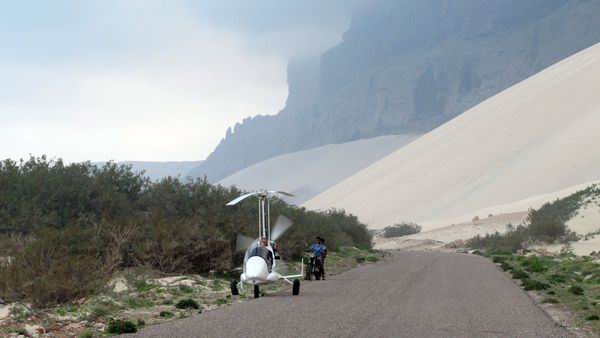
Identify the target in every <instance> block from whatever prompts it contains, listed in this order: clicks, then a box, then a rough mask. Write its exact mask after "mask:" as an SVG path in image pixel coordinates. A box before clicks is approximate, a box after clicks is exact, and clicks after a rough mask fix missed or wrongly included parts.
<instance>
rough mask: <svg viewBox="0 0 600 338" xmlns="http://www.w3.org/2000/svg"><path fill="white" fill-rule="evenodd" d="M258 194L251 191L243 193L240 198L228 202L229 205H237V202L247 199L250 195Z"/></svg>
mask: <svg viewBox="0 0 600 338" xmlns="http://www.w3.org/2000/svg"><path fill="white" fill-rule="evenodd" d="M256 194H258V193H257V192H251V193H249V194H245V195H242V196H240V197H238V198H236V199H234V200H233V201H231V202H229V203H227V205H228V206H232V205H236V204H238V203H240V202H241V201H243V200H245V199H246V198H248V197H250V196H254V195H256Z"/></svg>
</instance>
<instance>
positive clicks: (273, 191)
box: [268, 190, 294, 197]
mask: <svg viewBox="0 0 600 338" xmlns="http://www.w3.org/2000/svg"><path fill="white" fill-rule="evenodd" d="M268 193H271V194H282V195H285V196H290V197H291V196H294V194H290V193H289V192H285V191H278V190H269V191H268Z"/></svg>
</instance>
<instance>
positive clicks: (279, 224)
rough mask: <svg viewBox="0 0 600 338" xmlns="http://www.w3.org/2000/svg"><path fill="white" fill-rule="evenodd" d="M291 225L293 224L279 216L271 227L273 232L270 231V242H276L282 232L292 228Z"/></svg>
mask: <svg viewBox="0 0 600 338" xmlns="http://www.w3.org/2000/svg"><path fill="white" fill-rule="evenodd" d="M292 224H293V223H292V221H290V220H289V218H287V217H285V216H283V215H279V217H277V221H276V222H275V225H274V226H273V230H272V231H271V240H272V241H276V240H277V239H278V238H279V237H281V235H283V233H284V232H286V231H287V229H289V228H290V227H291V226H292Z"/></svg>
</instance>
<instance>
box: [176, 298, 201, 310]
mask: <svg viewBox="0 0 600 338" xmlns="http://www.w3.org/2000/svg"><path fill="white" fill-rule="evenodd" d="M175 307H176V308H178V309H199V308H200V305H198V302H196V301H195V300H193V299H191V298H187V299H182V300H180V301H178V302H177V304H175Z"/></svg>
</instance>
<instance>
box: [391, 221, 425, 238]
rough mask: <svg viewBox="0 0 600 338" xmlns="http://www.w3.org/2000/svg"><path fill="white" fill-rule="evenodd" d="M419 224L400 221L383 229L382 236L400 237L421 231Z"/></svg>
mask: <svg viewBox="0 0 600 338" xmlns="http://www.w3.org/2000/svg"><path fill="white" fill-rule="evenodd" d="M421 229H422V228H421V226H420V225H418V224H416V223H412V222H402V223H399V224H394V225H392V226H389V227H386V228H385V229H383V237H385V238H391V237H402V236H408V235H413V234H417V233H419V232H421Z"/></svg>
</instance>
